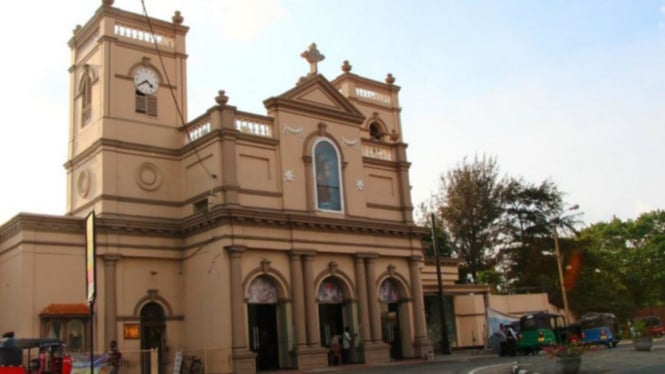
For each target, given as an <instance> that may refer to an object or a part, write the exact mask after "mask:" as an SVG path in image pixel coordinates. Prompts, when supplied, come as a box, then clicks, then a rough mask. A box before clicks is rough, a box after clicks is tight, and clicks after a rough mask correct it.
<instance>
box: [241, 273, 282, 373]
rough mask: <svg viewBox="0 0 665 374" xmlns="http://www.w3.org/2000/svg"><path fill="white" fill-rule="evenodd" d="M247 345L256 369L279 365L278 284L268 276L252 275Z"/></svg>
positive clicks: (277, 367)
mask: <svg viewBox="0 0 665 374" xmlns="http://www.w3.org/2000/svg"><path fill="white" fill-rule="evenodd" d="M247 314H248V317H249V318H248V320H249V346H250V349H251V350H252V351H253V352H255V353H256V368H257V370H259V371H264V370H275V369H279V340H278V332H277V287H275V284H274V283H273V281H272V280H271V279H270V278H269V277H267V276H259V277H257V278H255V279H254V280H253V281H252V283H251V284H250V286H249V289H248V291H247Z"/></svg>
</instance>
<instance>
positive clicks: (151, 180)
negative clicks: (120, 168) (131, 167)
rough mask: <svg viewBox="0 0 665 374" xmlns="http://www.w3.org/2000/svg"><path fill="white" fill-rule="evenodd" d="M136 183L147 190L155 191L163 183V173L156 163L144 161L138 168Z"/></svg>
mask: <svg viewBox="0 0 665 374" xmlns="http://www.w3.org/2000/svg"><path fill="white" fill-rule="evenodd" d="M136 183H137V184H138V185H139V187H141V188H142V189H144V190H146V191H154V190H156V189H158V188H159V186H161V185H162V173H161V172H160V171H159V169H158V168H157V166H155V164H152V163H150V162H144V163H142V164H141V165H139V167H138V168H137V169H136Z"/></svg>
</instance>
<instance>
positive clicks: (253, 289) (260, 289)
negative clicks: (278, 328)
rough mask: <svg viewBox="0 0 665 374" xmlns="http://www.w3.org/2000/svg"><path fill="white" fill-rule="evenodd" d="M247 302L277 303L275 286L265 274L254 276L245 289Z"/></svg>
mask: <svg viewBox="0 0 665 374" xmlns="http://www.w3.org/2000/svg"><path fill="white" fill-rule="evenodd" d="M247 302H248V303H250V304H275V303H277V287H275V284H274V283H273V282H272V280H270V278H268V277H266V276H259V277H257V278H255V279H254V280H253V281H252V283H251V284H250V285H249V289H248V290H247Z"/></svg>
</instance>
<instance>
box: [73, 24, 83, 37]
mask: <svg viewBox="0 0 665 374" xmlns="http://www.w3.org/2000/svg"><path fill="white" fill-rule="evenodd" d="M81 29H82V27H81V25H76V27H74V30H72V34H74V35H76V33H77V32H79V31H81Z"/></svg>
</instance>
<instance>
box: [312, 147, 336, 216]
mask: <svg viewBox="0 0 665 374" xmlns="http://www.w3.org/2000/svg"><path fill="white" fill-rule="evenodd" d="M314 160H315V162H314V167H315V169H314V170H315V174H316V204H317V208H318V209H322V210H334V211H341V210H342V198H341V190H340V185H341V183H340V173H339V157H338V155H337V150H336V149H335V147H334V146H333V145H332V144H331V143H330V142H327V141H321V142H319V143H318V144H316V146H315V147H314Z"/></svg>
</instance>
